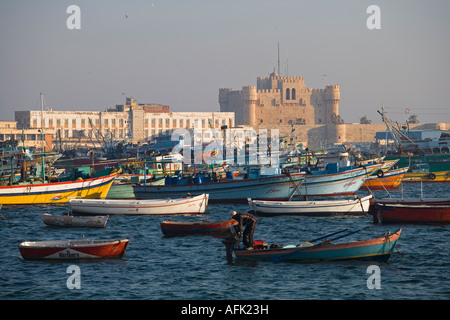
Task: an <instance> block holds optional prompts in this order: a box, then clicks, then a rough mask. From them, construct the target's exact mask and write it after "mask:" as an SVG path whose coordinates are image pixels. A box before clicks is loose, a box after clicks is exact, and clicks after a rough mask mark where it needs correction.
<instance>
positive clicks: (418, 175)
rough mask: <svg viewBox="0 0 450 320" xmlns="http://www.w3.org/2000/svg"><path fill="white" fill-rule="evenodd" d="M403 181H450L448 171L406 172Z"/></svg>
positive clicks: (449, 172)
mask: <svg viewBox="0 0 450 320" xmlns="http://www.w3.org/2000/svg"><path fill="white" fill-rule="evenodd" d="M403 181H404V182H440V183H442V182H450V171H436V172H407V173H406V174H405V177H404V178H403Z"/></svg>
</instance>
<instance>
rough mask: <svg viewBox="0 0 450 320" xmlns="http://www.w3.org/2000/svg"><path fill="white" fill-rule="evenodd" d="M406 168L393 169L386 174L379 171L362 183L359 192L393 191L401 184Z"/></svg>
mask: <svg viewBox="0 0 450 320" xmlns="http://www.w3.org/2000/svg"><path fill="white" fill-rule="evenodd" d="M407 171H408V168H400V169H393V170H389V171H387V172H384V171H379V172H381V173H379V174H377V175H371V176H370V177H368V178H367V179H366V181H364V183H363V185H362V186H361V188H360V189H361V190H395V189H398V187H399V186H400V184H401V183H402V181H403V179H404V177H405V174H406V172H407Z"/></svg>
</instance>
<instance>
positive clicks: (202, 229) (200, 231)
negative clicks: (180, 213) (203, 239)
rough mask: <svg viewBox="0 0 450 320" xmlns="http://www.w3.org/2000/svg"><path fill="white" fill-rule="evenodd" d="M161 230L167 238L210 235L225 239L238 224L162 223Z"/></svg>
mask: <svg viewBox="0 0 450 320" xmlns="http://www.w3.org/2000/svg"><path fill="white" fill-rule="evenodd" d="M160 224H161V230H162V232H163V234H164V235H165V236H167V237H173V236H187V235H194V234H195V235H210V236H213V237H215V238H227V237H229V236H231V234H232V233H233V231H232V230H231V228H232V227H234V226H235V225H237V224H238V222H237V221H236V220H228V221H222V222H212V221H195V222H175V221H162V222H161V223H160Z"/></svg>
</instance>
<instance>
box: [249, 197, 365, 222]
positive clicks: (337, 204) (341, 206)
mask: <svg viewBox="0 0 450 320" xmlns="http://www.w3.org/2000/svg"><path fill="white" fill-rule="evenodd" d="M371 198H372V195H368V196H366V197H363V198H360V197H358V198H354V199H336V200H315V201H303V200H299V201H295V200H294V201H261V200H252V199H248V205H249V207H250V210H252V211H253V212H254V213H255V214H257V215H266V216H279V215H296V216H315V217H321V216H331V215H366V214H367V212H368V211H369V207H370V199H371Z"/></svg>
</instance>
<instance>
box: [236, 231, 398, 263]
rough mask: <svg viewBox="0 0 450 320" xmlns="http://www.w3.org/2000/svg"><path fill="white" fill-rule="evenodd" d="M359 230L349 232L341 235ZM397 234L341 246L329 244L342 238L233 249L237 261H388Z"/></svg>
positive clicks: (258, 243)
mask: <svg viewBox="0 0 450 320" xmlns="http://www.w3.org/2000/svg"><path fill="white" fill-rule="evenodd" d="M343 231H346V230H343ZM358 231H359V230H358ZM358 231H353V232H350V233H348V234H346V235H344V236H347V235H349V234H352V233H356V232H358ZM341 232H342V231H341ZM336 233H339V232H336ZM336 233H335V234H336ZM400 233H401V229H398V230H397V231H396V232H395V233H393V234H387V235H384V236H382V237H380V238H375V239H370V240H362V241H354V242H348V243H342V244H332V243H331V241H334V240H337V239H339V238H342V237H344V236H340V237H337V238H335V239H331V240H326V241H322V242H320V243H319V244H314V242H315V241H316V240H319V239H323V238H325V237H321V238H318V239H316V240H312V241H306V242H303V243H301V244H299V245H288V246H282V247H280V246H273V245H272V246H270V247H269V246H267V245H266V244H264V243H263V244H261V242H260V241H255V243H256V245H255V247H254V248H253V250H247V249H234V254H235V255H236V257H237V258H238V259H246V260H267V261H300V262H316V261H332V260H348V259H368V260H388V259H389V257H390V256H391V254H392V252H393V250H394V248H395V245H396V243H397V240H398V238H399V237H400Z"/></svg>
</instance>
